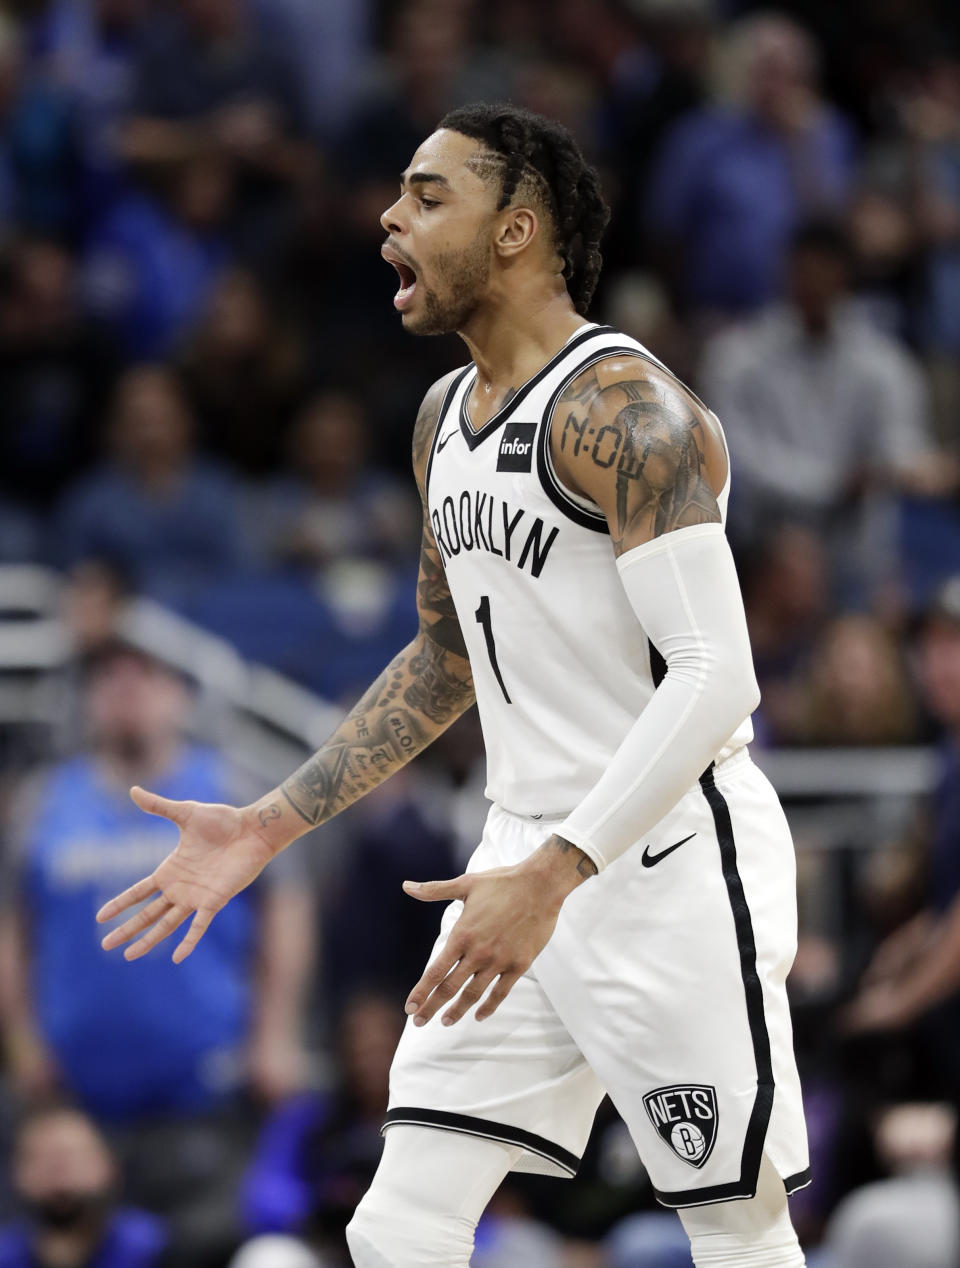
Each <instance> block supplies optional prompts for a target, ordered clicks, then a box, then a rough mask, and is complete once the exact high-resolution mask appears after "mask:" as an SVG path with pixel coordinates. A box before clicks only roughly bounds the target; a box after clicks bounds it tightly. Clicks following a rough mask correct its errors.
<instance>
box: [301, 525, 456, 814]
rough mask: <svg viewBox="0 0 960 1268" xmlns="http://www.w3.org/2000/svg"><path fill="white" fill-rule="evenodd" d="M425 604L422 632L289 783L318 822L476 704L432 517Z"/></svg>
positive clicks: (423, 577)
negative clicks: (433, 533)
mask: <svg viewBox="0 0 960 1268" xmlns="http://www.w3.org/2000/svg"><path fill="white" fill-rule="evenodd" d="M418 608H419V612H420V633H419V636H418V637H417V638H416V639H415V640H414V642H413V643H411V644H410V646H409V647H406V648H404V650H403V651H402V652H401V653H400V655H399V656H397V657H395V658H394V660H393V661H391V663H390V664H389V665H388V666H387V668H386V669H385V670H384V672H383V673H382V674H381V675H380V677H379V678H378V679H377V681H376V682H375V683H374V684H373V685H372V686H371V687H370V688H369V690H368V691H367V692H366V693H365V694H364V696H363V697H362V699H361V700H359V701H358V703H357V704H356V706H355V707H354V708H353V709H352V710H351V712H350V713H349V714H348V716H347V717H346V718H345V719H344V721H343V722H342V723H341V725H340V726H339V727H338V728H337V731H336V734H335V735H334V736H333V737H332V738H331V739H330V741H329V742H328V743H327V744H325V745H324V746H323V748H322V749H320V751H319V752H318V753H315V754H314V756H313V757H311V758H310V759H309V760H308V761H307V762H305V763H304V764H303V766H301V767H300V769H299V770H298V771H297V772H296V773H295V774H293V775H291V777H290V778H289V779H288V780H286V781H285V783H284V784H283V786H282V791H283V794H284V796H285V797H286V799H287V801H288V802H289V803H290V805H291V806H292V807H293V809H294V810H296V812H297V814H299V815H300V816H301V817H302V818H303V819H305V820H306V822H307V823H309V824H310V825H311V826H315V825H317V824H320V823H324V822H325V821H326V820H327V819H330V818H332V817H333V815H335V814H338V813H339V812H340V811H341V810H344V809H346V807H347V806H349V805H352V803H353V802H355V801H357V800H358V799H359V798H360V797H362V796H363V795H364V793H367V792H369V791H370V789H372V788H375V787H376V786H377V785H378V784H380V783H382V782H383V781H384V780H385V779H386V778H387V777H388V776H389V775H392V774H393V773H394V771H396V770H399V769H400V767H401V766H404V765H406V763H407V762H408V761H409V760H410V759H411V758H412V757H415V756H416V755H417V753H420V752H421V751H422V750H423V749H425V748H426V747H427V745H428V744H429V743H430V742H431V740H433V739H434V738H435V737H436V736H437V735H438V734H439V733H440V731H442V730H443V729H444V728H445V727H446V726H448V725H449V724H450V723H451V722H452V721H453V720H454V719H455V718H457V717H459V716H460V714H461V713H463V712H464V710H466V709H467V708H469V706H470V705H471V704H472V703H473V701H474V690H473V678H472V676H471V674H470V662H469V660H468V659H467V649H466V645H465V643H464V641H463V634H462V633H461V631H460V624H459V621H458V620H457V613H456V609H455V608H454V605H453V600H452V598H451V597H450V590H449V588H448V586H447V579H446V575H445V574H444V571H443V565H442V563H441V562H440V555H439V552H438V551H437V547H436V545H435V544H434V541H433V537H432V534H431V533H430V529H429V526H428V525H427V524H426V522H424V530H423V541H422V545H421V551H420V581H419V584H418Z"/></svg>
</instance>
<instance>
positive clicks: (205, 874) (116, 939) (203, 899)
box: [97, 788, 274, 964]
mask: <svg viewBox="0 0 960 1268" xmlns="http://www.w3.org/2000/svg"><path fill="white" fill-rule="evenodd" d="M130 796H131V797H132V798H133V800H134V801H135V802H136V804H137V805H138V806H139V807H140V809H141V810H145V811H146V812H147V814H152V815H160V816H161V817H162V818H164V819H169V820H170V821H171V822H172V823H175V824H176V825H177V827H178V828H179V829H180V840H179V842H178V844H177V846H176V848H175V849H174V850H173V851H172V853H170V854H168V855H167V857H166V858H165V859H164V860H163V862H162V863H161V864H160V865H159V867H157V868H155V869H154V871H153V872H151V873H150V875H149V876H145V877H144V878H143V880H141V881H138V882H137V883H136V885H131V886H130V888H129V889H126V890H124V892H123V893H122V894H118V895H117V897H116V898H112V899H111V900H110V902H108V903H106V904H105V905H104V906H103V907H101V908H100V910H99V911H98V912H97V920H98V921H99V922H100V923H103V922H104V921H106V920H112V919H113V917H114V916H118V915H120V913H121V912H123V911H126V910H127V909H128V908H130V907H133V906H135V905H136V904H137V903H141V902H143V901H144V899H146V898H149V897H150V896H151V894H156V895H157V897H156V898H154V900H153V902H152V903H148V904H147V906H146V907H144V908H143V910H142V911H139V912H137V914H136V915H134V916H131V917H130V919H129V920H127V921H125V922H124V924H122V925H120V927H119V928H117V929H114V930H113V931H112V932H111V933H108V934H107V936H106V937H105V938H104V939H103V943H102V946H103V948H104V950H106V951H112V950H113V949H114V948H115V947H120V946H123V944H124V943H125V942H129V941H130V939H131V938H136V937H137V935H138V934H140V935H142V936H141V937H140V938H139V939H138V941H136V942H134V943H133V945H132V946H129V947H127V949H126V951H125V952H124V957H125V958H126V959H127V960H137V959H139V958H140V956H142V955H146V953H147V952H148V951H149V950H151V948H153V947H155V946H156V945H157V943H158V942H162V941H163V939H164V938H166V937H167V936H168V935H169V934H171V933H173V932H174V930H176V929H178V928H179V927H180V925H182V924H183V922H184V921H185V920H188V919H189V918H190V916H193V921H192V923H191V925H190V928H189V930H188V931H187V935H186V937H185V938H183V940H182V941H181V942H180V944H179V946H178V947H177V949H176V950H175V951H174V953H173V960H174V963H175V964H179V963H180V962H181V961H183V960H185V959H186V958H187V956H188V955H189V954H190V952H191V951H192V950H193V949H194V947H195V946H196V945H197V943H198V942H199V941H200V939H201V938H202V937H203V935H204V934H205V933H206V931H207V929H208V928H209V926H210V922H211V920H213V918H214V916H215V915H216V914H217V912H218V911H219V910H220V908H221V907H224V906H225V905H226V904H227V903H228V902H229V900H230V899H231V898H232V897H233V896H234V894H238V893H239V892H240V890H241V889H245V888H246V887H247V886H248V885H249V884H250V882H251V881H253V880H255V879H256V878H257V877H258V876H259V875H260V873H261V872H262V871H263V869H264V867H266V865H267V863H269V862H270V860H271V858H273V854H274V851H273V849H272V848H271V846H270V845H269V844H268V842H267V841H266V840H265V839H264V838H263V837H262V836H260V835H259V834H258V833H257V832H256V831H255V829H254V828H253V826H252V824H251V822H250V817H249V815H248V814H247V813H246V811H245V810H242V809H238V808H237V807H236V806H225V805H208V804H206V803H204V802H199V801H171V800H169V798H167V797H161V796H159V795H158V794H157V793H151V792H147V791H146V790H145V789H143V788H131V790H130Z"/></svg>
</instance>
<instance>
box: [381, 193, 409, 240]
mask: <svg viewBox="0 0 960 1268" xmlns="http://www.w3.org/2000/svg"><path fill="white" fill-rule="evenodd" d="M402 201H403V200H402V199H401V198H398V199H397V201H396V202H395V203H394V204H393V205H392V206H391V207H388V208H387V210H386V211H385V212H384V213H383V215H382V216H381V217H380V224H381V227H382V228H383V231H384V233H390V234H393V233H403V232H404V225H403V221H402V220H401V217H400V203H401V202H402Z"/></svg>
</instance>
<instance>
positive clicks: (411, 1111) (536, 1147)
mask: <svg viewBox="0 0 960 1268" xmlns="http://www.w3.org/2000/svg"><path fill="white" fill-rule="evenodd" d="M398 1123H409V1124H411V1125H413V1126H417V1127H438V1128H440V1130H441V1131H448V1132H461V1133H462V1134H464V1135H466V1136H482V1137H484V1138H485V1139H486V1140H499V1141H501V1142H502V1143H503V1144H505V1145H519V1146H520V1147H521V1148H523V1149H526V1150H527V1151H528V1152H529V1153H532V1154H538V1155H539V1156H540V1157H541V1158H546V1159H547V1161H548V1162H552V1163H554V1164H555V1165H556V1166H558V1167H560V1168H561V1169H562V1170H563V1171H566V1172H567V1174H568V1175H571V1176H575V1175H576V1174H577V1169H578V1168H579V1166H580V1159H579V1158H578V1157H577V1155H576V1154H572V1153H571V1152H570V1150H569V1149H563V1148H562V1147H561V1146H560V1145H558V1144H555V1143H554V1141H552V1140H547V1138H546V1137H545V1136H538V1135H536V1133H535V1132H528V1131H524V1130H523V1128H522V1127H513V1126H512V1125H511V1124H509V1123H495V1122H494V1121H493V1120H492V1119H490V1118H477V1117H476V1116H475V1115H473V1114H452V1113H450V1112H449V1111H448V1110H433V1109H423V1108H421V1107H420V1106H401V1107H400V1108H398V1109H392V1110H387V1114H386V1117H385V1118H384V1120H383V1127H381V1129H380V1130H381V1131H385V1130H386V1129H387V1128H388V1127H393V1126H396V1124H398Z"/></svg>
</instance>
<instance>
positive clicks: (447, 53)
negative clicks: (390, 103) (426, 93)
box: [391, 0, 470, 87]
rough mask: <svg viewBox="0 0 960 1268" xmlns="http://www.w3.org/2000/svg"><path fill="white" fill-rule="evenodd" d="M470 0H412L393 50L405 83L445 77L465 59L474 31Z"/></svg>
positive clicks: (399, 22) (403, 13)
mask: <svg viewBox="0 0 960 1268" xmlns="http://www.w3.org/2000/svg"><path fill="white" fill-rule="evenodd" d="M469 10H470V6H469V4H468V3H466V0H410V2H409V3H407V4H406V5H404V6H403V8H402V9H401V10H400V12H399V14H398V16H397V20H396V23H395V25H394V28H393V39H392V42H391V45H392V47H391V52H392V54H393V60H394V63H395V65H396V66H397V67H398V69H399V71H400V74H401V76H402V77H403V79H404V81H405V82H410V83H411V84H413V85H414V87H416V86H417V85H418V84H424V83H427V84H429V83H430V82H431V81H434V80H436V79H437V77H439V78H441V79H443V80H445V79H446V78H447V76H449V75H451V74H452V73H453V72H454V71H455V70H456V69H457V67H458V66H459V65H460V62H461V60H462V58H463V55H464V51H465V49H466V46H467V41H468V38H469V34H470V28H469Z"/></svg>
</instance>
